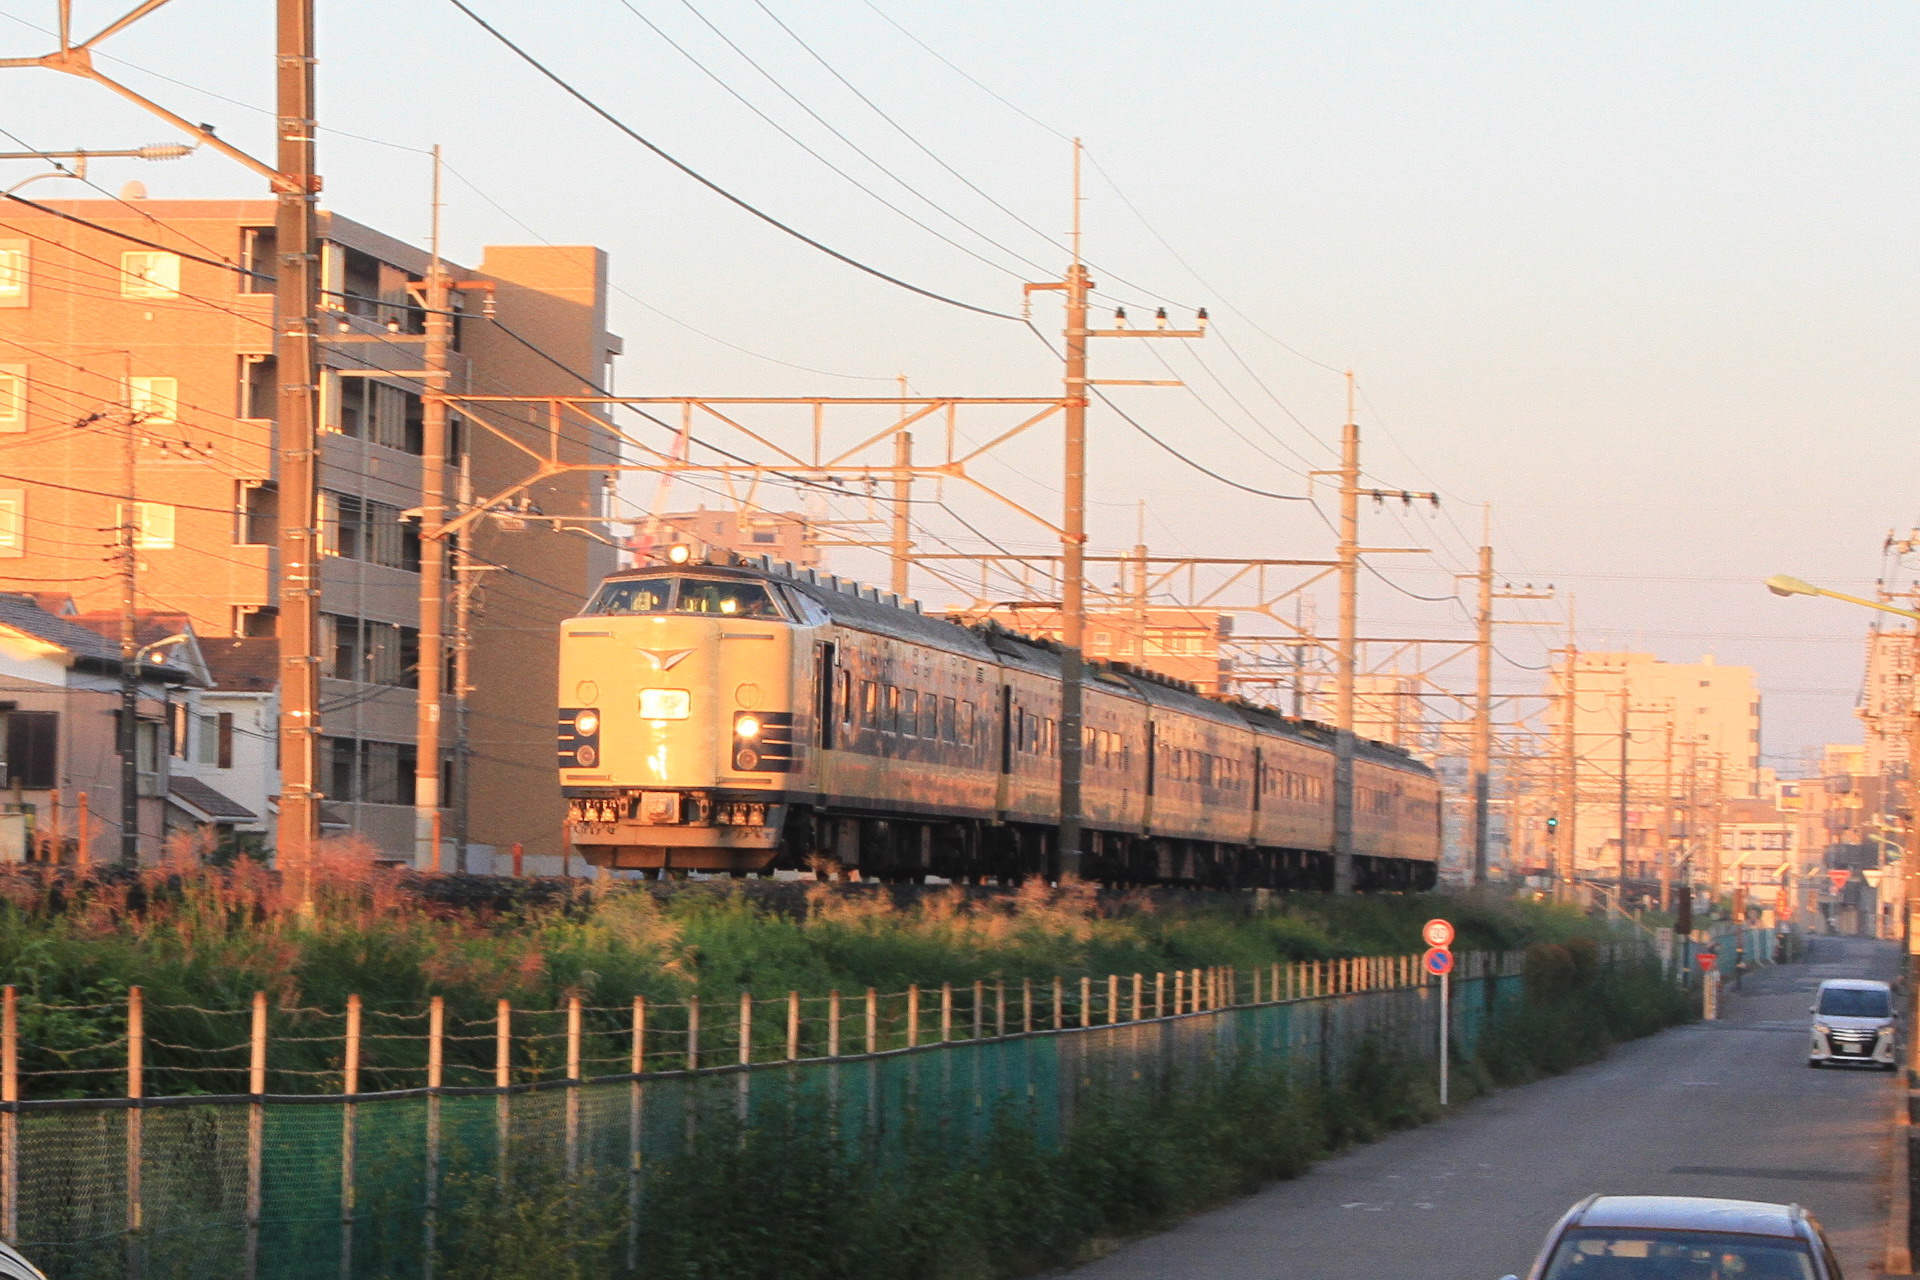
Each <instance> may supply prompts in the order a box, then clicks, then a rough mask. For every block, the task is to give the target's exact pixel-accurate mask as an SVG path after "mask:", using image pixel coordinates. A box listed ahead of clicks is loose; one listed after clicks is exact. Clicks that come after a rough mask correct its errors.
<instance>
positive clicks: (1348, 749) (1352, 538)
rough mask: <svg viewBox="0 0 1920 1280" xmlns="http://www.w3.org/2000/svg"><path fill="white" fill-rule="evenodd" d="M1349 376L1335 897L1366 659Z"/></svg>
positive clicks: (1343, 881) (1349, 812)
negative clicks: (1356, 700)
mask: <svg viewBox="0 0 1920 1280" xmlns="http://www.w3.org/2000/svg"><path fill="white" fill-rule="evenodd" d="M1353 395H1354V384H1353V370H1351V369H1349V370H1347V421H1346V424H1345V425H1344V426H1342V427H1341V428H1340V548H1339V552H1338V557H1339V560H1340V624H1339V644H1338V648H1337V649H1336V651H1335V653H1334V686H1333V689H1334V692H1333V725H1334V734H1333V891H1334V892H1335V893H1352V892H1353V695H1354V681H1355V674H1356V672H1357V670H1358V666H1359V659H1360V644H1359V639H1360V630H1359V628H1360V620H1359V619H1360V425H1359V424H1358V423H1357V422H1355V421H1354V419H1355V417H1356V416H1358V415H1356V414H1355V413H1354V406H1353Z"/></svg>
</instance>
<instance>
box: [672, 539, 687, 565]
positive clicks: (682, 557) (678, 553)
mask: <svg viewBox="0 0 1920 1280" xmlns="http://www.w3.org/2000/svg"><path fill="white" fill-rule="evenodd" d="M692 558H693V548H692V547H690V546H688V545H687V544H686V543H684V542H676V543H674V544H673V545H672V546H670V547H668V548H667V559H668V560H670V561H672V562H673V563H674V564H685V563H686V562H687V561H689V560H691V559H692Z"/></svg>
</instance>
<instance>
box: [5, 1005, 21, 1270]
mask: <svg viewBox="0 0 1920 1280" xmlns="http://www.w3.org/2000/svg"><path fill="white" fill-rule="evenodd" d="M19 1101H20V1007H19V995H18V993H17V992H15V991H14V989H13V988H12V987H6V988H4V989H0V1103H4V1104H6V1110H5V1111H0V1235H4V1236H5V1237H6V1238H7V1239H8V1240H17V1239H19V1238H20V1110H19V1107H18V1106H17V1105H16V1104H18V1103H19Z"/></svg>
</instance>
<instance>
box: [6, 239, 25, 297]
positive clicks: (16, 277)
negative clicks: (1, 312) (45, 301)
mask: <svg viewBox="0 0 1920 1280" xmlns="http://www.w3.org/2000/svg"><path fill="white" fill-rule="evenodd" d="M28 262H29V258H28V250H27V242H26V241H25V240H0V307H24V306H26V305H27V272H28Z"/></svg>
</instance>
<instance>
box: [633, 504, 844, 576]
mask: <svg viewBox="0 0 1920 1280" xmlns="http://www.w3.org/2000/svg"><path fill="white" fill-rule="evenodd" d="M815 536H816V535H815V531H814V527H813V522H812V521H811V520H810V519H808V517H807V516H805V515H804V514H802V513H801V512H798V511H760V510H756V509H745V510H739V509H731V508H728V509H719V510H713V511H709V510H707V509H706V508H705V507H698V508H695V509H694V510H692V511H676V512H670V513H668V514H666V515H657V516H649V517H648V518H647V519H646V520H645V521H643V522H642V523H641V525H640V526H639V528H637V529H636V530H635V531H634V534H633V537H632V539H631V540H630V541H629V542H628V544H627V548H628V550H630V551H631V552H632V553H633V556H634V559H635V561H636V562H640V563H644V562H645V561H646V560H647V559H648V557H649V556H652V555H654V554H656V553H657V552H659V551H661V550H662V549H663V548H666V547H670V546H673V545H674V544H676V543H688V544H691V545H692V546H695V547H699V548H712V549H715V550H720V551H732V552H736V553H738V554H740V555H743V556H772V557H773V558H774V559H775V560H785V561H788V562H790V563H791V564H792V565H793V566H794V567H795V568H798V569H817V568H819V567H820V548H819V547H818V546H817V545H816V544H815Z"/></svg>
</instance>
